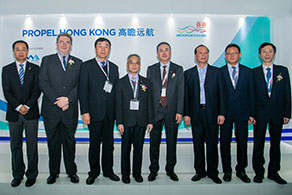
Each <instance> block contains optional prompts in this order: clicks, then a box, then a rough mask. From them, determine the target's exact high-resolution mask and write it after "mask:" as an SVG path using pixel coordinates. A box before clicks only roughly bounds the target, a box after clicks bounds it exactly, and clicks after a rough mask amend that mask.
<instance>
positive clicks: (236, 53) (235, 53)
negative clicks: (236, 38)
mask: <svg viewBox="0 0 292 195" xmlns="http://www.w3.org/2000/svg"><path fill="white" fill-rule="evenodd" d="M238 54H239V52H234V53H226V55H238Z"/></svg>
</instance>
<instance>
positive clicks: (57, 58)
mask: <svg viewBox="0 0 292 195" xmlns="http://www.w3.org/2000/svg"><path fill="white" fill-rule="evenodd" d="M54 61H55V62H56V63H54V64H55V66H56V69H59V71H62V72H65V71H64V69H63V64H62V63H61V61H60V58H59V56H58V54H57V53H56V55H55V57H54Z"/></svg>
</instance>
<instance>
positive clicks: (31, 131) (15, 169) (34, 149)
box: [8, 114, 38, 179]
mask: <svg viewBox="0 0 292 195" xmlns="http://www.w3.org/2000/svg"><path fill="white" fill-rule="evenodd" d="M8 124H9V134H10V149H11V153H12V155H11V157H12V158H11V161H12V175H13V178H16V179H22V178H23V175H24V173H25V175H26V177H27V178H28V179H34V178H36V177H37V176H38V119H34V120H26V119H25V118H24V117H23V116H22V115H21V114H19V119H18V121H17V122H10V121H9V122H8ZM23 129H25V138H26V153H27V161H28V163H27V164H28V165H27V170H26V172H25V164H24V161H23V151H22V144H23Z"/></svg>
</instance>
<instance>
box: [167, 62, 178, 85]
mask: <svg viewBox="0 0 292 195" xmlns="http://www.w3.org/2000/svg"><path fill="white" fill-rule="evenodd" d="M175 74H176V70H175V67H174V66H173V64H172V62H170V64H169V71H168V76H167V85H168V84H171V83H172V78H173V76H174V75H175Z"/></svg>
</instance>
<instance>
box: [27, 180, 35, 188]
mask: <svg viewBox="0 0 292 195" xmlns="http://www.w3.org/2000/svg"><path fill="white" fill-rule="evenodd" d="M35 181H36V179H35V178H33V179H27V180H26V182H25V186H26V187H30V186H32V185H33V184H35Z"/></svg>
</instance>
